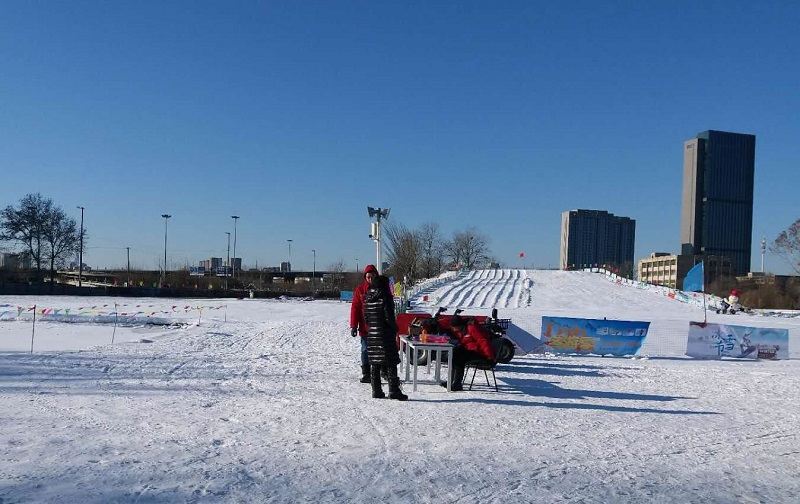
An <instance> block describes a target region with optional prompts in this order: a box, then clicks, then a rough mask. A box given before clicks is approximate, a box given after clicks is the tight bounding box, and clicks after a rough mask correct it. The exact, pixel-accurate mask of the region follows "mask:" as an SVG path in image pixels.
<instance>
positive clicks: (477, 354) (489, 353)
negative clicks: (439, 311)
mask: <svg viewBox="0 0 800 504" xmlns="http://www.w3.org/2000/svg"><path fill="white" fill-rule="evenodd" d="M450 327H451V328H452V333H453V335H454V336H455V337H456V338H458V341H459V344H458V346H456V347H455V348H454V349H453V371H452V375H451V376H452V379H453V385H452V386H451V390H463V383H464V365H465V364H466V363H467V361H471V360H475V359H486V360H489V361H494V359H495V356H494V350H493V349H492V343H491V341H490V339H489V333H488V332H487V331H486V329H484V328H483V326H481V325H479V324H476V323H475V321H474V320H473V321H470V322H469V323H467V320H466V319H465V318H463V317H460V316H458V315H455V316H453V318H451V319H450ZM442 385H443V386H445V387H446V386H447V382H444V383H443V384H442Z"/></svg>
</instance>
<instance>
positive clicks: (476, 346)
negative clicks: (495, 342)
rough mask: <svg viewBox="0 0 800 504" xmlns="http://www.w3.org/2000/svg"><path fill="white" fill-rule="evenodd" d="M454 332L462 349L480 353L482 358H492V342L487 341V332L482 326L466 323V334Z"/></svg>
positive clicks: (491, 359)
mask: <svg viewBox="0 0 800 504" xmlns="http://www.w3.org/2000/svg"><path fill="white" fill-rule="evenodd" d="M454 332H455V333H456V335H457V337H458V339H459V341H461V346H463V347H464V349H466V350H469V351H470V352H475V353H477V354H480V356H481V357H483V358H484V359H488V360H490V361H493V360H494V350H493V349H492V343H491V342H490V341H489V334H488V333H487V332H486V329H484V328H483V327H482V326H480V325H478V324H475V323H470V324H467V333H466V334H464V333H461V332H460V331H454Z"/></svg>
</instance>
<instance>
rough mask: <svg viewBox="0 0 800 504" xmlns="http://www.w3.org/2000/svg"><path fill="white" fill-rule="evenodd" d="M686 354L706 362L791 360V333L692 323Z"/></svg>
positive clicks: (777, 330) (778, 330)
mask: <svg viewBox="0 0 800 504" xmlns="http://www.w3.org/2000/svg"><path fill="white" fill-rule="evenodd" d="M686 355H688V356H690V357H699V358H702V359H720V358H722V357H735V358H738V359H788V358H789V330H788V329H771V328H765V327H747V326H735V325H727V324H704V323H702V322H690V323H689V339H688V341H687V343H686Z"/></svg>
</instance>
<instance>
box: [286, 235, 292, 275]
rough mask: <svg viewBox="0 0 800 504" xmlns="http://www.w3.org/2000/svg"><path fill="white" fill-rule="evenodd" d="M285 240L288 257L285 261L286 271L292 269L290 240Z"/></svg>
mask: <svg viewBox="0 0 800 504" xmlns="http://www.w3.org/2000/svg"><path fill="white" fill-rule="evenodd" d="M286 242H287V243H288V244H289V258H288V261H287V262H286V272H287V273H288V272H290V271H292V240H286Z"/></svg>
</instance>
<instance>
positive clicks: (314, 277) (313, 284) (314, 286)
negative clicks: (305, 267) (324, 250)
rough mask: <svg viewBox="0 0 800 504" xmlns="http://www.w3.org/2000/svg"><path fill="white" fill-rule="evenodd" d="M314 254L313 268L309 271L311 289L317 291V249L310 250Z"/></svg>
mask: <svg viewBox="0 0 800 504" xmlns="http://www.w3.org/2000/svg"><path fill="white" fill-rule="evenodd" d="M311 253H313V254H314V266H313V269H312V270H311V288H312V289H314V290H317V249H311Z"/></svg>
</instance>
